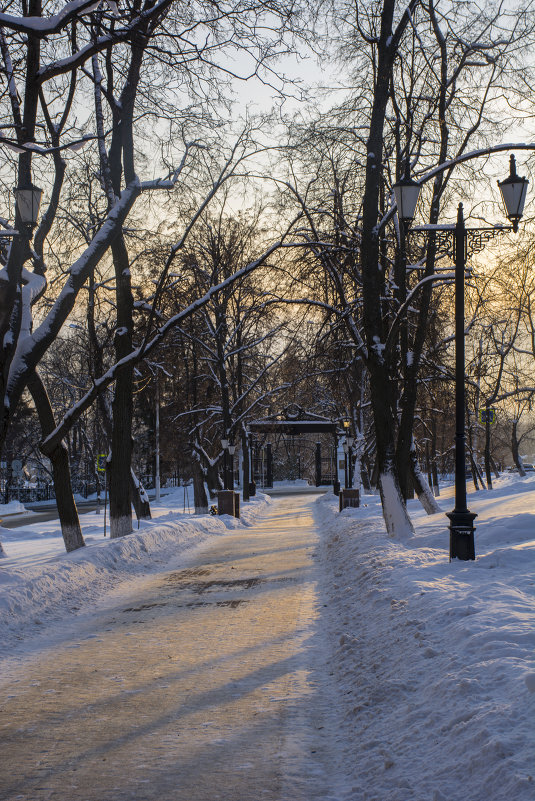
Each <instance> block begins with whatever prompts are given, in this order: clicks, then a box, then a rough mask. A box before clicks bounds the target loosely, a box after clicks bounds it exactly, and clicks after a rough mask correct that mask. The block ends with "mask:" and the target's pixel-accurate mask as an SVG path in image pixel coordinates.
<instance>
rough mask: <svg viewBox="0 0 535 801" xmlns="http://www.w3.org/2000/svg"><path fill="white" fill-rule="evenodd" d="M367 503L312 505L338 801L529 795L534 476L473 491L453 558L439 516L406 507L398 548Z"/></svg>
mask: <svg viewBox="0 0 535 801" xmlns="http://www.w3.org/2000/svg"><path fill="white" fill-rule="evenodd" d="M364 501H365V503H366V504H367V506H366V507H362V508H361V509H346V510H344V511H343V512H342V513H338V508H337V503H338V499H336V498H334V496H333V495H332V494H331V495H328V496H324V497H322V498H320V499H319V500H318V501H317V502H316V509H315V511H316V514H317V519H318V522H319V523H320V530H321V531H322V546H321V553H322V561H323V562H324V567H325V571H326V573H325V584H324V587H323V595H324V597H323V600H324V603H325V608H324V610H323V611H324V613H325V615H326V618H327V621H326V622H327V624H328V628H329V629H330V639H331V643H330V649H331V659H332V664H333V666H334V667H333V671H334V675H335V677H336V683H337V686H338V690H339V692H338V697H339V699H340V706H339V709H338V712H339V735H338V737H339V741H340V743H339V744H340V749H341V751H342V752H343V761H344V764H345V766H346V769H347V772H348V774H349V777H350V783H349V786H350V787H351V790H349V791H348V793H347V796H346V798H347V801H349V799H351V801H354V799H356V798H358V799H361V801H408V799H411V801H445V799H448V801H454V800H455V799H460V798H466V799H469V801H503V799H504V798H515V801H531V800H532V799H533V798H534V797H535V781H534V771H533V753H534V746H535V729H534V727H533V720H534V719H535V718H534V712H535V672H534V666H533V654H534V645H535V631H534V627H533V620H534V611H535V604H534V579H533V563H534V562H533V558H534V555H535V481H534V480H533V478H530V479H524V480H522V479H520V480H519V479H518V478H517V479H516V480H511V479H510V478H505V479H503V480H501V481H499V482H497V486H496V489H495V490H494V491H492V492H480V493H477V494H476V493H473V494H472V495H471V496H470V498H469V507H470V509H471V510H472V511H474V512H477V513H478V518H477V520H476V526H477V529H476V554H477V559H476V561H475V562H459V561H457V560H454V561H453V562H451V563H450V562H449V559H448V546H449V535H448V528H447V526H448V521H447V520H446V518H445V517H444V515H443V514H437V515H433V516H427V515H425V513H423V511H420V510H419V508H418V504H417V502H411V503H410V504H409V508H410V513H411V518H412V520H413V522H414V527H415V532H416V533H415V536H414V537H412V538H411V539H409V540H408V541H406V542H403V543H400V542H397V541H393V540H391V539H389V538H388V537H387V535H386V532H385V528H384V523H383V521H382V516H381V512H380V502H379V499H378V498H377V497H376V496H365V497H364ZM439 502H440V505H441V507H442V509H443V511H444V512H445V511H449V510H450V509H451V508H452V506H453V503H452V499H451V497H446V498H440V499H439Z"/></svg>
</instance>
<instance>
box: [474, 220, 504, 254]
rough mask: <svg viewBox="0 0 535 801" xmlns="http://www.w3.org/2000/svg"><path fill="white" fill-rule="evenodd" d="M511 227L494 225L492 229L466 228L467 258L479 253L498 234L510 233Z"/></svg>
mask: <svg viewBox="0 0 535 801" xmlns="http://www.w3.org/2000/svg"><path fill="white" fill-rule="evenodd" d="M512 230H513V229H512V227H511V226H506V225H495V226H493V227H492V228H468V229H467V231H466V240H467V242H466V255H467V257H468V258H470V256H473V255H474V254H475V253H481V251H482V250H483V249H484V248H485V245H486V244H487V242H491V241H492V240H493V239H495V238H496V237H497V236H498V235H499V234H503V233H506V232H507V231H512Z"/></svg>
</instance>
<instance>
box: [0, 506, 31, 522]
mask: <svg viewBox="0 0 535 801" xmlns="http://www.w3.org/2000/svg"><path fill="white" fill-rule="evenodd" d="M25 511H26V508H25V506H24V504H22V503H20V501H10V502H9V503H0V520H1V519H2V518H3V517H6V516H7V515H19V514H23V513H24V512H25Z"/></svg>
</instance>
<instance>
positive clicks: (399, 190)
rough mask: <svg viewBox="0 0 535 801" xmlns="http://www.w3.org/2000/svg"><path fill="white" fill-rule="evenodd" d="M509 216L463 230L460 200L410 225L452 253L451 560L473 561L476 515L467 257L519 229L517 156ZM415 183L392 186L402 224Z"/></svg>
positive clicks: (523, 185)
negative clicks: (469, 429) (439, 221)
mask: <svg viewBox="0 0 535 801" xmlns="http://www.w3.org/2000/svg"><path fill="white" fill-rule="evenodd" d="M498 186H499V187H500V190H501V193H502V198H503V202H504V205H505V209H506V212H507V217H508V219H509V220H511V222H512V225H511V226H505V225H499V226H492V227H482V228H469V229H467V228H466V226H465V224H464V215H463V204H462V203H459V207H458V210H457V223H456V225H455V226H453V225H434V226H432V228H427V227H426V226H422V227H421V228H413V229H412V232H411V233H413V234H420V235H422V234H423V236H424V237H428V236H435V237H436V241H437V244H438V245H439V247H443V248H444V250H445V252H446V253H449V254H451V252H452V251H453V260H454V263H455V508H454V509H453V511H451V512H448V514H447V516H448V517H449V519H450V559H454V558H457V559H463V560H468V559H475V546H474V530H475V529H474V519H475V518H476V517H477V515H476V514H474V513H473V512H470V510H469V509H468V507H467V505H466V461H465V459H466V439H465V368H464V276H465V270H466V262H467V259H468V258H469V257H470V256H471V255H472V254H473V253H478V252H479V251H480V250H482V249H483V247H484V246H485V243H486V242H488V241H490V240H491V239H494V237H496V236H498V234H501V233H504V232H507V231H511V230H512V231H515V232H516V231H517V230H518V222H519V220H520V218H521V217H522V213H523V211H524V203H525V200H526V191H527V186H528V180H527V179H526V178H521V177H520V176H518V175H517V173H516V164H515V157H514V156H511V159H510V174H509V177H508V178H506V179H505V180H503V181H498ZM417 189H419V185H418V184H416V182H414V181H411V180H410V179H409V178H408V176H407V175H406V176H405V178H403V179H402V180H401V181H399V182H398V183H397V184H395V185H394V187H393V190H394V194H395V197H396V204H397V206H398V212H399V214H400V217H401V219H402V221H403V223H410V221H412V219H413V217H414V212H415V209H416V204H417V202H418V194H417Z"/></svg>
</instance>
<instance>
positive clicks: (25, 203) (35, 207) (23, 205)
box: [13, 184, 43, 236]
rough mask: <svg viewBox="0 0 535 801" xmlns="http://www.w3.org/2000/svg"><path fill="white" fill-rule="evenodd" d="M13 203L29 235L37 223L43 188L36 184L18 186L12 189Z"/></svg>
mask: <svg viewBox="0 0 535 801" xmlns="http://www.w3.org/2000/svg"><path fill="white" fill-rule="evenodd" d="M13 194H14V195H15V204H16V208H17V213H18V216H19V218H20V221H21V223H22V224H23V225H24V226H25V227H26V229H27V231H28V232H29V235H30V236H31V232H32V231H33V229H34V228H35V226H36V225H37V219H38V217H39V206H40V205H41V197H42V194H43V190H42V189H39V187H38V186H33V185H32V184H30V185H29V186H19V187H17V188H16V189H14V190H13Z"/></svg>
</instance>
